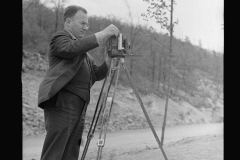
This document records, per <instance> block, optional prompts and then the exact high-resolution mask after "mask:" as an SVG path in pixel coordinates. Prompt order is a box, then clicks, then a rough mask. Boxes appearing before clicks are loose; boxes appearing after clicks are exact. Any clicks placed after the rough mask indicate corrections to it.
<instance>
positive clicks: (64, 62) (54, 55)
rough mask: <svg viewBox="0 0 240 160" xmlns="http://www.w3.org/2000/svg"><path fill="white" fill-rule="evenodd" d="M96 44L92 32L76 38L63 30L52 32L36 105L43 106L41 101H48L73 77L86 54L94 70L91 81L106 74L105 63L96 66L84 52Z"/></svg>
mask: <svg viewBox="0 0 240 160" xmlns="http://www.w3.org/2000/svg"><path fill="white" fill-rule="evenodd" d="M98 46H99V45H98V42H97V39H96V36H95V35H94V34H93V35H90V36H86V37H84V38H81V39H76V40H74V39H73V38H72V36H71V35H70V34H69V33H68V32H67V31H65V30H64V31H59V32H56V33H55V34H53V36H52V38H51V40H50V45H49V69H48V70H47V72H46V75H45V77H44V79H43V81H42V82H41V84H40V86H39V91H38V107H40V108H44V105H43V102H46V101H48V100H49V99H50V98H51V97H53V96H54V95H55V94H56V93H57V92H58V91H59V90H60V89H62V88H63V87H64V86H65V85H66V84H67V83H68V82H69V81H70V80H71V79H72V78H73V76H74V75H75V74H76V73H77V71H78V69H79V68H80V66H81V63H82V60H83V59H84V58H85V56H87V55H88V57H89V60H90V62H91V63H90V64H91V67H92V70H93V71H94V74H93V76H92V82H93V83H94V82H95V81H96V80H101V79H103V78H104V77H105V76H106V73H107V70H108V68H107V65H106V63H105V62H104V63H102V64H101V65H100V66H96V65H95V64H94V61H93V58H92V57H91V56H90V55H89V54H88V53H86V52H87V51H89V50H92V49H94V48H96V47H98Z"/></svg>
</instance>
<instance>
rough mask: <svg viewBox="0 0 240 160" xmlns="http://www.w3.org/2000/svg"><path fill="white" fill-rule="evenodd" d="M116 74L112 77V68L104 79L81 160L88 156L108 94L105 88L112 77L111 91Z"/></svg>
mask: <svg viewBox="0 0 240 160" xmlns="http://www.w3.org/2000/svg"><path fill="white" fill-rule="evenodd" d="M110 65H112V60H111V64H110ZM114 75H115V71H114V72H113V75H112V78H111V69H109V70H108V73H107V76H106V78H105V79H104V82H103V85H102V88H101V91H100V95H99V98H98V101H97V105H96V109H95V112H94V116H93V120H92V123H91V126H90V128H89V132H88V135H87V141H86V144H85V146H84V150H83V154H82V156H81V160H84V158H85V156H86V153H87V149H88V147H89V144H90V141H91V139H92V137H93V135H94V132H95V128H96V126H97V122H98V119H99V115H100V113H101V111H102V108H103V102H104V100H103V99H104V96H106V94H103V90H104V89H105V85H106V82H107V80H108V79H109V78H111V81H110V84H109V86H108V89H107V92H109V89H110V86H111V83H112V80H113V77H114ZM99 106H100V109H99V110H98V108H99ZM97 111H98V113H97ZM96 115H97V118H96ZM93 124H94V125H93ZM93 126H94V127H93Z"/></svg>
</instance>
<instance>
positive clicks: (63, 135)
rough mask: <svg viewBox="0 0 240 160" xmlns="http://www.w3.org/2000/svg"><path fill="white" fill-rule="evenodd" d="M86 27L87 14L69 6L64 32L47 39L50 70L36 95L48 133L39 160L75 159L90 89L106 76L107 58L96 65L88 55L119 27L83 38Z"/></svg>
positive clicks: (116, 33)
mask: <svg viewBox="0 0 240 160" xmlns="http://www.w3.org/2000/svg"><path fill="white" fill-rule="evenodd" d="M88 27H89V24H88V16H87V11H86V10H85V9H84V8H82V7H79V6H69V7H67V8H66V10H65V13H64V30H63V31H59V32H56V33H55V34H53V36H52V38H51V40H50V45H49V69H48V71H47V73H46V75H45V77H44V79H43V81H42V82H41V84H40V86H39V93H38V106H39V107H40V108H42V109H44V119H45V128H46V131H47V134H46V137H45V140H44V145H43V149H42V154H41V160H77V159H78V156H79V149H80V144H81V137H82V133H83V129H84V118H85V113H86V109H87V105H88V103H89V100H90V88H91V86H92V85H93V84H94V82H95V81H99V80H102V79H103V78H105V77H106V74H107V71H108V67H109V64H110V59H108V57H107V58H106V60H105V61H104V62H103V63H102V64H101V65H99V66H97V65H95V63H94V61H93V58H92V57H91V56H90V55H89V54H88V53H87V52H88V51H89V50H92V49H94V48H96V47H98V46H99V45H103V44H104V43H105V42H106V40H107V39H108V38H109V37H110V36H112V35H115V36H117V35H118V34H119V30H118V28H117V27H116V26H114V25H110V26H108V27H107V28H105V29H104V30H102V31H100V32H97V33H95V34H92V35H89V36H86V37H84V34H85V32H86V31H87V29H88Z"/></svg>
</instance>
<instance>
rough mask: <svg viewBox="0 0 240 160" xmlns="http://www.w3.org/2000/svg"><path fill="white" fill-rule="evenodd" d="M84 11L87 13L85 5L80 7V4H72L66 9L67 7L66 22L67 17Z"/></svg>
mask: <svg viewBox="0 0 240 160" xmlns="http://www.w3.org/2000/svg"><path fill="white" fill-rule="evenodd" d="M79 10H81V11H83V13H86V14H87V10H86V9H85V8H83V7H80V6H76V5H71V6H68V7H67V8H66V9H65V12H64V22H65V21H66V19H67V18H72V17H73V16H75V14H76V13H77V12H78V11H79Z"/></svg>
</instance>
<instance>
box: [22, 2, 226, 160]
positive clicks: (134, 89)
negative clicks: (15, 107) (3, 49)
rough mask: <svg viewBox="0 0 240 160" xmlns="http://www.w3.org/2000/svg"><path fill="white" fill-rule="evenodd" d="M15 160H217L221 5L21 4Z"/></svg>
mask: <svg viewBox="0 0 240 160" xmlns="http://www.w3.org/2000/svg"><path fill="white" fill-rule="evenodd" d="M21 84H22V159H23V160H223V159H224V0H22V70H21Z"/></svg>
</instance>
